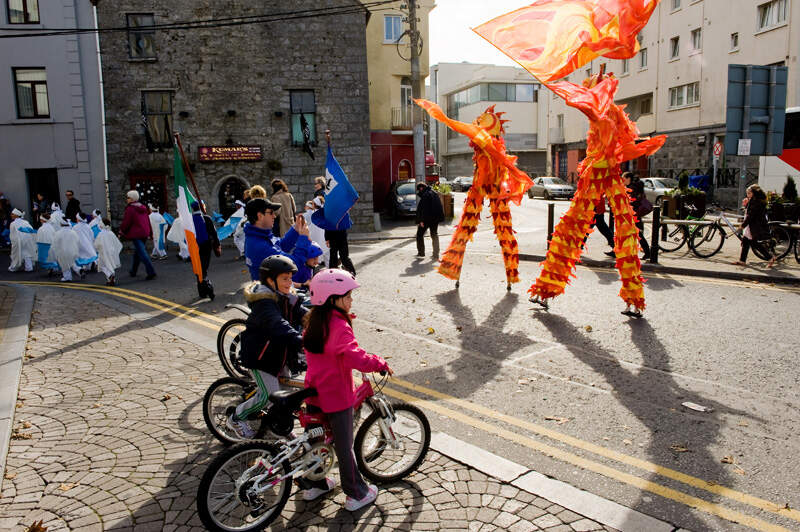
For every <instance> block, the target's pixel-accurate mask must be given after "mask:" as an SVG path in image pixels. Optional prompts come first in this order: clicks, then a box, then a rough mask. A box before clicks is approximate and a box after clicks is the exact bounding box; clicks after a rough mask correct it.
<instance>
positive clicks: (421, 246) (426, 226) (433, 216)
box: [416, 183, 444, 261]
mask: <svg viewBox="0 0 800 532" xmlns="http://www.w3.org/2000/svg"><path fill="white" fill-rule="evenodd" d="M417 195H418V196H419V200H417V216H416V220H417V257H424V256H425V232H426V231H429V232H430V235H431V247H433V254H432V255H431V257H432V258H433V260H434V261H438V260H439V224H440V223H442V222H443V221H444V208H443V207H442V201H441V200H440V199H439V194H437V193H436V192H435V191H434V190H433V189H432V188H431V187H429V186H428V185H427V184H425V183H417Z"/></svg>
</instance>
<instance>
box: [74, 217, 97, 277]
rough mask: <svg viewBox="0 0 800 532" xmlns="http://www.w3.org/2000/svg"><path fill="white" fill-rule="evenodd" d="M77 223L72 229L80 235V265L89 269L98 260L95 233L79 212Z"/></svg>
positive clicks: (76, 218)
mask: <svg viewBox="0 0 800 532" xmlns="http://www.w3.org/2000/svg"><path fill="white" fill-rule="evenodd" d="M75 220H76V221H77V223H76V224H75V225H74V226H72V230H73V231H75V233H76V234H77V235H78V260H77V263H78V266H79V267H80V268H81V269H82V270H89V269H91V268H92V265H93V264H95V263H96V262H97V250H96V249H94V233H93V232H92V229H91V228H90V227H89V224H87V223H86V220H84V219H83V218H82V217H81V214H80V213H78V214H76V215H75Z"/></svg>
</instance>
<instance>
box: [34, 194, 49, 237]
mask: <svg viewBox="0 0 800 532" xmlns="http://www.w3.org/2000/svg"><path fill="white" fill-rule="evenodd" d="M47 205H48V201H47V199H46V198H45V197H44V194H42V193H41V192H37V193H36V194H35V197H34V199H33V212H32V213H31V218H33V220H32V222H31V225H32V226H33V227H34V228H35V229H38V228H39V226H40V225H41V223H42V222H41V215H42V214H44V213H46V212H47V211H48V209H47Z"/></svg>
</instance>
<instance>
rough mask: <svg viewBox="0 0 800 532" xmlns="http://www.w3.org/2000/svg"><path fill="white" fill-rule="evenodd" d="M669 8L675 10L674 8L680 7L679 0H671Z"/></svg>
mask: <svg viewBox="0 0 800 532" xmlns="http://www.w3.org/2000/svg"><path fill="white" fill-rule="evenodd" d="M671 6H672V7H671V10H672V11H675V10H676V9H680V7H681V0H672V4H671Z"/></svg>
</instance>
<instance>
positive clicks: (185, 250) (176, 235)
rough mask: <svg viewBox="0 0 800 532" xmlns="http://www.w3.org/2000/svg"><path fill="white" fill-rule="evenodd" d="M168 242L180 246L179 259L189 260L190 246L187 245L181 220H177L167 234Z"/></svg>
mask: <svg viewBox="0 0 800 532" xmlns="http://www.w3.org/2000/svg"><path fill="white" fill-rule="evenodd" d="M167 240H169V241H170V242H175V243H176V244H178V258H179V259H181V260H189V246H187V245H186V234H185V233H184V232H183V225H181V219H180V218H175V223H173V224H172V227H170V229H169V232H168V233H167Z"/></svg>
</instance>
